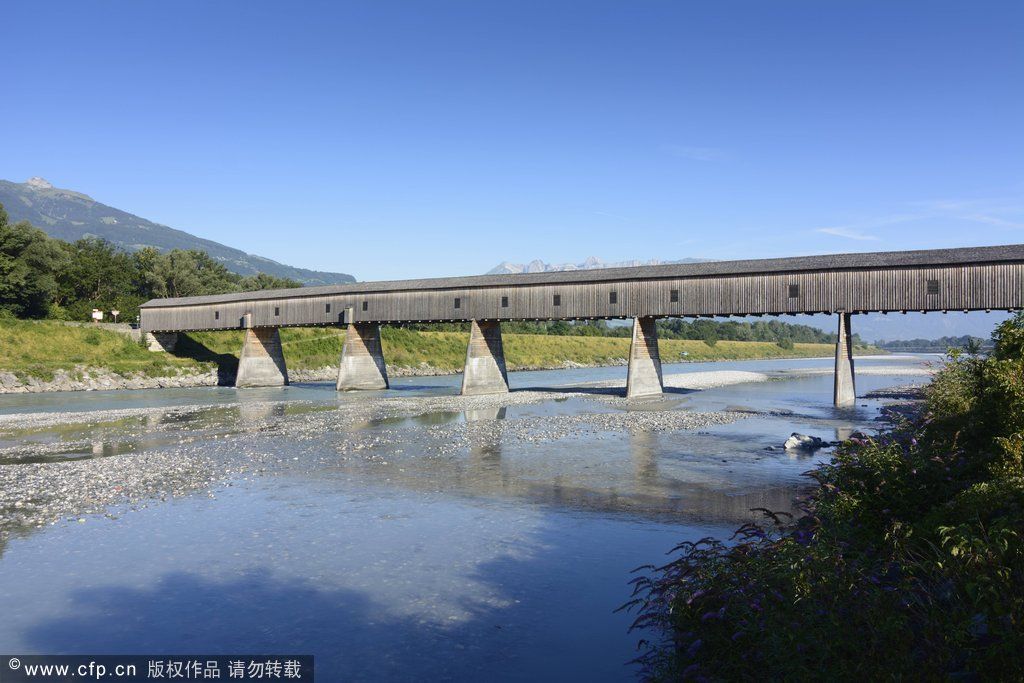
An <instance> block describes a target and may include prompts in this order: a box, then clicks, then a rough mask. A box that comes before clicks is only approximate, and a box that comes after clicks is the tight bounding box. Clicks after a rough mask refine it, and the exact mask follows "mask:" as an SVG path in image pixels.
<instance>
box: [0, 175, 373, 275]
mask: <svg viewBox="0 0 1024 683" xmlns="http://www.w3.org/2000/svg"><path fill="white" fill-rule="evenodd" d="M0 204H3V206H4V208H5V209H6V210H7V214H8V215H9V216H10V218H11V222H12V223H13V222H17V221H21V220H26V221H28V222H29V223H31V224H32V225H34V226H36V227H37V228H39V229H41V230H43V231H45V232H46V234H48V235H50V236H51V237H56V238H58V239H62V240H66V241H68V242H74V241H75V240H78V239H81V238H82V237H100V238H102V239H105V240H107V241H108V242H111V243H113V244H116V245H117V246H119V247H121V248H123V249H128V250H136V249H141V248H142V247H156V248H157V249H160V250H161V251H169V250H171V249H199V250H201V251H205V252H206V253H207V254H209V255H210V256H212V257H213V258H215V259H217V260H218V261H220V262H221V263H223V264H224V267H226V268H227V269H228V270H230V271H233V272H235V273H239V274H241V275H253V274H255V273H267V274H269V275H276V276H278V277H287V278H292V279H293V280H298V281H300V282H302V283H304V284H307V285H330V284H339V283H344V282H355V281H356V280H355V278H354V277H352V276H351V275H348V274H346V273H325V272H321V271H317V270H308V269H306V268H295V267H293V266H286V265H284V264H283V263H278V262H277V261H272V260H270V259H268V258H264V257H262V256H255V255H253V254H247V253H245V252H244V251H240V250H238V249H233V248H231V247H228V246H225V245H223V244H220V243H218V242H214V241H212V240H204V239H202V238H201V237H196V236H195V235H192V234H190V233H187V232H185V231H183V230H175V229H174V228H169V227H167V226H166V225H160V224H159V223H154V222H152V221H147V220H146V219H145V218H139V217H138V216H135V215H132V214H130V213H127V212H125V211H121V210H120V209H115V208H113V207H111V206H107V205H106V204H101V203H99V202H97V201H96V200H95V199H93V198H92V197H90V196H89V195H86V194H82V193H80V192H72V191H71V190H62V189H60V188H56V187H54V186H53V185H51V184H50V183H48V182H47V181H46V180H44V179H42V178H32V179H30V180H29V181H28V182H25V183H12V182H10V181H7V180H0Z"/></svg>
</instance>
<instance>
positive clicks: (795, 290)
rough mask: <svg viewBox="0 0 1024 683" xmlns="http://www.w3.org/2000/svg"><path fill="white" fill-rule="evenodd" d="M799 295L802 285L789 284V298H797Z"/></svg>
mask: <svg viewBox="0 0 1024 683" xmlns="http://www.w3.org/2000/svg"><path fill="white" fill-rule="evenodd" d="M799 296H800V285H790V286H789V298H790V299H796V298H797V297H799Z"/></svg>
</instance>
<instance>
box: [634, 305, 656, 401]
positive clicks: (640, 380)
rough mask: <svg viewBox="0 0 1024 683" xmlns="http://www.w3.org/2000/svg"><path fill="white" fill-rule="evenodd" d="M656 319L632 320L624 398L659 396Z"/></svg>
mask: <svg viewBox="0 0 1024 683" xmlns="http://www.w3.org/2000/svg"><path fill="white" fill-rule="evenodd" d="M656 323H657V319H656V318H654V317H651V316H648V317H643V318H635V319H634V320H633V341H632V343H631V344H630V346H629V372H628V374H627V375H626V398H638V397H640V396H660V395H661V393H662V390H663V387H664V385H663V382H662V377H661V354H659V353H658V328H657V325H656Z"/></svg>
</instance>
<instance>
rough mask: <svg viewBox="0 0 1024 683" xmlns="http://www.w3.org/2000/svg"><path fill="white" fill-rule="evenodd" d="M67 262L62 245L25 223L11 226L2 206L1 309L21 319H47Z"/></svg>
mask: <svg viewBox="0 0 1024 683" xmlns="http://www.w3.org/2000/svg"><path fill="white" fill-rule="evenodd" d="M66 260H67V254H66V253H65V251H64V249H62V247H61V243H60V242H58V241H57V240H54V239H51V238H50V237H47V235H46V233H44V232H43V231H42V230H38V229H36V228H33V227H32V226H31V225H30V224H29V223H27V222H25V221H21V222H19V223H16V224H14V225H10V223H9V222H8V218H7V212H6V211H4V209H3V206H2V205H0V308H2V309H4V310H7V311H10V312H11V313H13V314H14V315H17V316H20V317H28V318H41V317H44V316H46V315H47V314H48V313H49V310H50V302H51V301H52V300H53V297H54V296H55V295H56V293H57V290H58V283H57V279H56V277H55V273H56V272H57V271H58V270H59V269H60V268H61V267H62V266H63V265H64V263H65V262H66Z"/></svg>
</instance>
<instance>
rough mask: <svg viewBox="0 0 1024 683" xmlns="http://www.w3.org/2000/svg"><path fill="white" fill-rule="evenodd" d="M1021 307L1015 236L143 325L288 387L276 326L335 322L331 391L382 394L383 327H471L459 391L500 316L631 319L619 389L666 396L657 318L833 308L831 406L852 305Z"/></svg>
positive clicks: (492, 384)
mask: <svg viewBox="0 0 1024 683" xmlns="http://www.w3.org/2000/svg"><path fill="white" fill-rule="evenodd" d="M1020 308H1024V245H1008V246H998V247H971V248H962V249H934V250H925V251H899V252H877V253H867V254H834V255H827V256H804V257H796V258H781V259H758V260H747V261H714V262H706V263H694V264H679V265H661V266H641V267H635V268H608V269H601V270H586V271H566V272H554V273H530V274H519V275H483V276H473V277H456V278H436V279H426V280H394V281H385V282H361V283H355V284H346V285H330V286H324V287H304V288H300V289H280V290H264V291H258V292H241V293H234V294H224V295H215V296H197V297H185V298H177V299H154V300H152V301H149V302H147V303H145V304H143V306H142V308H141V313H142V315H141V323H142V329H143V330H144V331H145V332H147V333H150V337H149V338H150V339H151V340H152V341H153V342H154V343H155V344H158V345H161V344H162V345H165V346H166V345H169V344H171V343H173V339H174V338H175V337H176V333H178V332H187V331H195V330H229V329H244V330H245V331H246V334H245V343H244V347H243V349H242V354H241V357H240V361H239V368H238V376H237V379H236V386H239V387H249V386H279V385H283V384H287V382H288V373H287V369H286V367H285V361H284V356H283V354H282V351H281V342H280V337H279V334H278V330H279V328H281V327H288V326H313V325H319V326H345V327H346V337H345V346H344V351H343V352H342V356H341V360H340V367H339V372H338V384H337V386H338V389H339V390H348V389H386V388H387V387H388V378H387V367H386V364H385V360H384V355H383V352H382V350H381V342H380V326H381V325H382V324H390V323H407V322H468V323H470V324H471V325H470V327H471V334H470V340H469V348H468V349H467V352H466V367H465V371H464V373H463V383H462V393H464V394H483V393H496V392H502V391H508V376H507V373H506V370H505V357H504V351H503V349H502V340H501V322H502V321H506V320H595V319H606V320H607V319H618V318H627V319H628V318H632V319H633V340H632V346H631V350H630V355H629V370H628V379H627V396H629V397H637V396H647V395H656V394H660V393H661V391H662V374H661V361H660V358H659V355H658V339H657V331H656V328H655V321H656V320H657V318H662V317H698V316H704V317H714V316H748V315H754V316H760V315H782V314H798V313H810V314H815V313H823V314H828V315H836V316H837V319H838V322H837V329H838V332H839V337H838V342H837V344H836V371H835V396H834V398H835V404H836V405H837V406H847V405H852V404H853V402H854V400H855V398H856V391H855V388H854V372H853V356H852V346H851V343H850V338H851V325H850V322H851V317H852V316H853V315H854V314H857V313H870V312H876V311H879V312H883V313H888V312H907V311H921V312H929V311H942V312H946V311H972V310H1015V309H1020Z"/></svg>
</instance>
